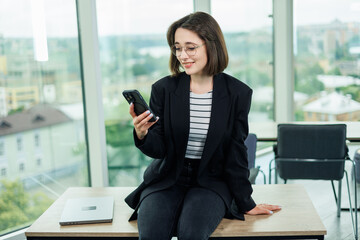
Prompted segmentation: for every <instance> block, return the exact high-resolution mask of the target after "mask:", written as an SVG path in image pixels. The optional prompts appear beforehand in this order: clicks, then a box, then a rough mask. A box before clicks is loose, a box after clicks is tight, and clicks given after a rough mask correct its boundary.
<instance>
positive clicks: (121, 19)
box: [96, 0, 193, 186]
mask: <svg viewBox="0 0 360 240" xmlns="http://www.w3.org/2000/svg"><path fill="white" fill-rule="evenodd" d="M140 6H141V7H140ZM96 7H97V19H98V31H99V43H100V64H101V75H102V79H103V87H102V90H103V104H104V118H105V127H106V142H107V146H108V148H107V149H108V152H107V156H108V166H109V182H110V185H112V186H115V185H116V186H136V185H138V184H139V182H140V181H141V180H142V171H143V170H144V167H145V166H146V165H147V164H148V163H149V161H147V159H145V158H144V155H143V154H140V152H139V151H138V150H137V149H136V148H135V147H134V143H133V140H132V126H131V117H130V115H129V104H128V103H127V102H126V100H125V99H124V98H123V96H122V91H123V90H125V89H138V90H139V91H140V92H141V93H142V95H143V96H144V98H146V100H147V101H148V99H149V96H150V91H151V84H152V83H154V82H155V81H156V80H158V79H160V78H161V77H163V76H166V75H169V74H170V72H169V68H168V60H169V56H170V49H169V47H168V45H167V41H166V32H167V28H168V27H169V26H170V24H171V23H172V22H174V21H175V20H177V19H179V18H180V17H183V16H185V15H186V14H189V13H191V12H193V1H192V0H184V1H178V2H176V1H167V0H154V1H148V0H133V1H131V3H130V2H129V1H125V0H109V1H101V0H100V1H97V2H96ZM154 13H155V14H154Z"/></svg>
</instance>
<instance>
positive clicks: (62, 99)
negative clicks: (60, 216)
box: [0, 0, 89, 236]
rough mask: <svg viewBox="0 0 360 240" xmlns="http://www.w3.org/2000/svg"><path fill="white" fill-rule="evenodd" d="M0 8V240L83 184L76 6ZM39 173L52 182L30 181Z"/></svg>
mask: <svg viewBox="0 0 360 240" xmlns="http://www.w3.org/2000/svg"><path fill="white" fill-rule="evenodd" d="M0 6H1V7H0V16H1V17H0V99H1V101H0V103H1V105H2V106H1V107H0V109H1V111H0V123H3V124H1V127H0V153H2V155H3V156H4V157H1V158H0V165H1V166H0V169H1V172H0V202H1V204H2V205H1V211H0V236H1V235H3V234H6V233H8V232H10V231H15V230H17V229H19V228H24V227H26V226H29V225H30V224H31V223H32V222H33V221H34V220H35V219H36V218H38V216H40V214H42V213H43V212H44V211H45V210H46V209H47V208H48V207H49V206H50V204H51V203H52V202H53V201H54V200H55V199H56V198H57V197H58V196H57V195H56V194H58V195H60V194H61V193H62V192H63V191H64V189H66V188H67V187H68V186H88V185H89V182H88V181H89V180H88V165H87V153H86V146H87V143H86V138H85V132H84V131H85V130H84V129H85V128H84V117H83V116H82V114H81V113H83V97H82V76H81V68H80V57H79V56H80V55H79V45H78V42H79V39H78V29H77V14H76V1H75V0H53V1H44V0H36V1H28V0H0ZM69 92H71V94H69ZM74 130H75V131H74ZM77 130H78V131H77ZM77 133H83V134H82V135H80V136H78V135H76V134H77ZM5 143H6V150H5V146H4V144H5ZM40 146H41V150H42V151H41V153H39V151H37V148H38V147H40ZM79 146H82V148H79ZM84 146H85V147H84ZM74 149H80V150H77V151H75V150H74ZM19 153H21V154H19ZM39 154H41V158H39ZM0 156H1V155H0ZM16 159H18V161H16ZM14 160H15V161H14ZM42 175H46V176H48V177H49V178H47V179H48V180H49V179H52V181H53V182H51V181H44V182H43V184H41V185H40V184H38V182H36V181H34V179H38V178H39V176H42ZM19 179H21V180H19ZM54 182H56V183H57V184H52V183H54ZM15 190H16V191H15ZM9 193H11V194H9ZM39 193H41V194H42V197H41V203H39V202H38V201H39V198H38V194H39ZM54 193H56V194H54ZM8 196H13V197H10V198H9V197H8ZM24 196H26V198H25V197H24ZM17 202H21V203H22V205H21V206H17V205H14V204H16V203H17ZM34 204H36V209H34V208H33V207H32V206H33V205H34ZM7 216H12V217H11V219H9V218H8V217H7Z"/></svg>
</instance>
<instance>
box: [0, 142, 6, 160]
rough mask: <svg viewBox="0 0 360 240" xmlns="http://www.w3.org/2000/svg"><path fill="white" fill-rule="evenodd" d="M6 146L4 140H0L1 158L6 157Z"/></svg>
mask: <svg viewBox="0 0 360 240" xmlns="http://www.w3.org/2000/svg"><path fill="white" fill-rule="evenodd" d="M4 145H5V143H4V140H3V139H2V138H0V157H2V156H4V155H5V147H4Z"/></svg>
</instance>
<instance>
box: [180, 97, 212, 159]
mask: <svg viewBox="0 0 360 240" xmlns="http://www.w3.org/2000/svg"><path fill="white" fill-rule="evenodd" d="M211 102H212V91H210V92H208V93H204V94H196V93H193V92H190V130H189V140H188V144H187V147H186V154H185V158H191V159H200V158H201V156H202V153H203V150H204V145H205V140H206V136H207V133H208V129H209V123H210V115H211Z"/></svg>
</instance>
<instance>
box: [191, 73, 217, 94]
mask: <svg viewBox="0 0 360 240" xmlns="http://www.w3.org/2000/svg"><path fill="white" fill-rule="evenodd" d="M212 89H213V76H194V75H192V76H191V78H190V91H192V92H193V93H198V94H202V93H207V92H210V91H211V90H212Z"/></svg>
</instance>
